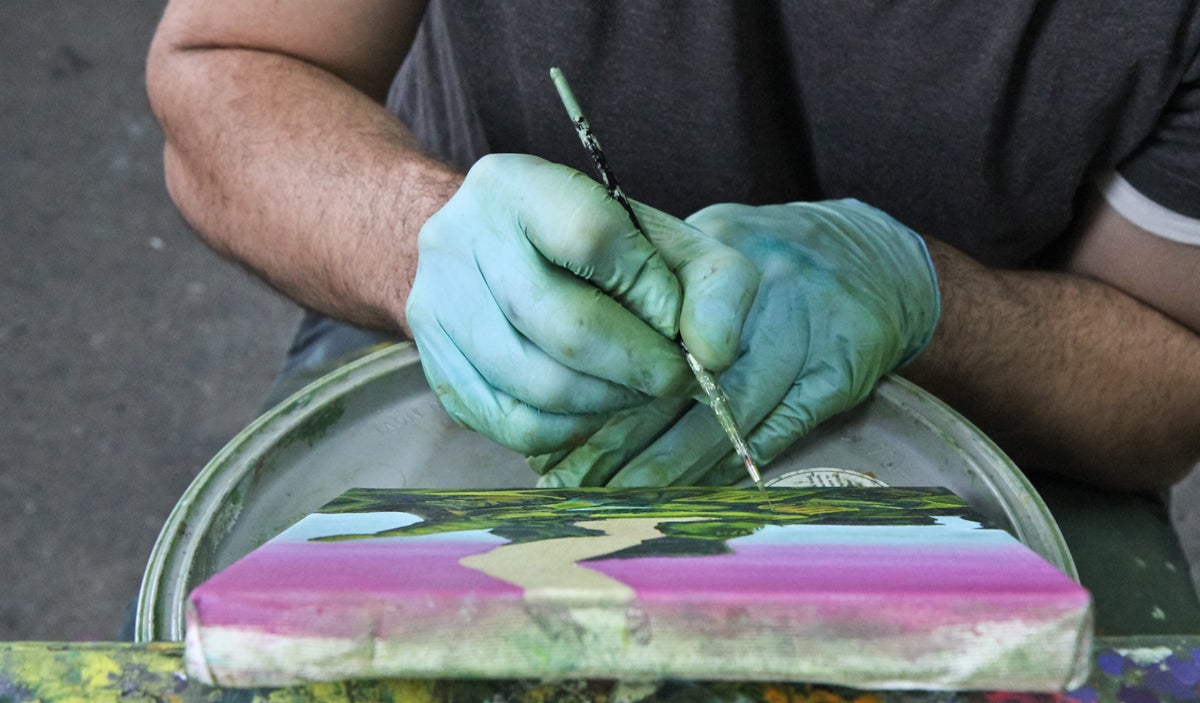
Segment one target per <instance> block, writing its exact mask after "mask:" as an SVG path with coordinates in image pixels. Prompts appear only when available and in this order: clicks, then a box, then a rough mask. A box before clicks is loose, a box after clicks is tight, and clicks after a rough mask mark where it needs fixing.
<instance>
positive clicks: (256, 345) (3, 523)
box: [0, 0, 1200, 641]
mask: <svg viewBox="0 0 1200 703" xmlns="http://www.w3.org/2000/svg"><path fill="white" fill-rule="evenodd" d="M161 8H162V2H159V1H152V0H122V2H117V3H114V2H111V0H75V1H71V2H68V1H66V0H6V1H5V2H3V3H0V52H2V60H0V86H3V89H2V90H0V233H2V237H3V248H2V249H0V251H2V252H3V255H2V258H0V361H2V362H3V363H2V364H0V448H2V450H3V453H0V641H3V640H15V639H43V640H72V639H112V638H113V637H114V636H115V635H116V632H117V629H118V625H119V622H120V620H121V617H122V615H123V614H124V611H125V608H126V606H127V604H128V603H129V601H130V599H131V598H132V597H133V596H134V595H135V593H136V591H137V588H138V583H139V581H140V577H141V573H142V570H143V568H144V566H145V563H146V559H147V557H148V556H149V553H150V548H151V546H152V545H153V543H154V539H155V537H156V536H157V533H158V529H159V527H160V526H161V525H162V523H163V521H164V520H165V519H166V517H167V514H168V512H169V511H170V509H171V507H172V506H173V505H174V503H175V501H176V499H177V498H178V497H179V495H180V494H181V493H182V492H183V490H184V489H185V488H186V487H187V485H188V483H189V482H190V480H191V479H192V477H193V476H194V475H195V474H196V473H197V472H198V471H199V470H200V469H201V468H202V467H203V466H204V464H205V463H206V462H207V460H208V459H209V458H210V457H211V456H212V455H213V454H215V453H216V452H217V451H218V450H219V449H220V448H221V446H222V445H224V444H225V443H226V442H227V441H228V440H229V439H230V438H232V437H233V435H235V434H236V433H237V432H238V430H240V429H241V428H242V427H244V426H245V425H246V424H248V423H249V422H250V421H251V420H252V419H253V417H254V415H255V411H256V409H257V407H258V404H259V402H260V399H261V396H262V394H263V392H264V391H265V389H266V388H267V386H268V384H269V382H270V380H271V378H272V376H273V375H274V373H275V370H276V368H277V364H278V362H279V360H280V359H281V357H282V352H283V349H284V348H285V347H286V344H287V341H288V339H289V337H290V333H291V329H292V327H293V325H294V324H295V322H296V320H297V319H298V316H299V315H298V312H297V310H296V309H295V308H294V307H293V306H292V305H291V304H290V303H288V302H287V301H285V300H283V299H281V298H280V297H278V296H277V295H275V294H274V293H273V292H271V291H269V290H267V289H266V288H265V287H263V286H262V285H261V284H259V283H257V282H256V281H254V280H253V279H251V278H250V277H249V276H247V275H246V274H244V273H243V272H241V271H240V270H238V269H237V268H235V267H233V266H230V265H228V264H226V263H224V262H222V261H220V260H218V259H217V258H216V257H215V256H214V255H212V254H211V253H210V252H209V251H208V250H207V249H205V248H204V247H203V245H201V244H200V243H199V242H198V241H197V240H196V239H195V237H194V236H193V235H192V234H191V233H190V232H189V231H188V229H187V227H186V226H185V225H184V224H183V222H182V221H181V220H180V218H179V216H178V215H177V214H176V212H175V209H174V207H173V206H172V205H171V203H170V201H169V199H168V198H167V194H166V191H165V188H164V186H163V182H162V171H161V147H162V141H161V135H160V133H159V130H158V127H157V125H156V124H155V122H154V120H153V118H152V116H151V115H150V112H149V108H148V106H147V104H146V99H145V92H144V87H143V82H142V67H143V60H144V56H145V50H146V46H147V44H148V43H149V40H150V36H151V34H152V32H153V30H154V25H155V23H156V21H157V18H158V15H159V13H160V12H161ZM1198 500H1200V475H1194V476H1193V477H1192V478H1191V479H1189V481H1188V482H1187V483H1186V484H1185V485H1184V486H1182V487H1181V489H1180V490H1178V491H1177V496H1176V501H1175V507H1176V517H1177V521H1178V523H1179V524H1180V525H1181V528H1182V530H1183V531H1184V533H1185V536H1186V542H1187V547H1188V549H1189V556H1190V558H1191V560H1192V564H1193V565H1195V564H1197V563H1200V515H1197V514H1196V512H1197V511H1196V510H1195V509H1193V506H1196V505H1197V504H1198ZM1195 573H1196V568H1195V566H1193V574H1195Z"/></svg>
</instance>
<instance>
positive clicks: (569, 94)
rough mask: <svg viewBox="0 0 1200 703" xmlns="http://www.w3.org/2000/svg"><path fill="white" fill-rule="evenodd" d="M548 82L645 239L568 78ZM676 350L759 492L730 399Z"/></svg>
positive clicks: (556, 72) (555, 76)
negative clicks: (552, 84)
mask: <svg viewBox="0 0 1200 703" xmlns="http://www.w3.org/2000/svg"><path fill="white" fill-rule="evenodd" d="M550 78H551V79H552V80H553V81H554V87H555V88H556V89H558V97H559V98H560V99H562V104H563V107H565V108H566V109H567V115H569V116H570V118H571V122H573V123H574V124H575V132H576V133H577V134H578V135H579V141H581V142H583V146H584V148H585V149H587V151H588V155H589V156H591V157H592V164H593V165H595V167H596V171H597V172H598V173H599V174H600V180H601V181H602V182H603V183H604V188H605V189H606V190H607V191H608V195H609V197H611V198H612V199H613V200H616V201H617V202H618V203H620V204H621V207H623V208H625V212H626V214H628V215H629V220H630V222H632V223H633V226H634V227H636V228H637V230H638V231H639V232H641V233H642V236H643V237H645V236H646V230H644V229H642V223H641V222H639V221H638V217H637V213H635V212H634V211H633V206H632V205H630V204H629V199H628V198H626V197H625V193H624V191H622V190H621V184H620V183H618V182H617V175H616V174H615V173H613V170H612V166H610V165H609V163H608V159H607V158H606V157H605V156H604V150H603V149H601V148H600V140H598V139H596V135H595V134H594V133H593V132H592V126H591V125H590V124H588V121H587V118H586V117H584V116H583V109H582V108H580V107H579V101H578V100H577V99H576V98H575V92H574V91H572V90H571V86H570V84H568V83H567V77H566V76H565V75H563V72H562V71H561V70H560V69H559V68H558V67H554V68H551V69H550ZM646 241H650V238H649V237H646ZM651 244H653V242H651ZM679 346H680V348H681V349H683V356H684V359H685V360H686V361H687V364H688V368H690V369H691V370H692V374H693V375H694V376H695V377H696V381H697V382H698V383H699V384H700V388H701V389H703V390H704V395H705V396H707V397H708V402H709V406H710V407H711V408H712V409H713V412H714V413H716V416H717V421H718V422H719V423H720V424H721V428H722V429H724V430H725V434H726V435H727V436H728V437H729V441H730V442H731V443H732V444H733V448H734V450H735V451H736V452H737V454H738V457H740V458H741V460H742V464H743V465H744V466H745V467H746V473H747V474H749V475H750V478H751V479H752V480H753V481H754V485H756V486H758V488H759V489H760V490H761V489H762V488H763V482H762V476H761V475H760V474H759V471H758V466H757V465H756V464H755V463H754V457H753V456H751V454H750V448H749V447H748V446H746V440H744V439H742V435H741V433H740V432H738V428H737V423H736V422H734V419H733V413H732V412H730V410H729V399H728V397H727V396H726V395H725V391H724V390H723V389H722V388H721V385H720V384H719V383H717V379H716V378H715V377H714V376H713V374H712V372H710V371H709V370H708V369H706V368H704V366H703V365H701V363H700V362H699V361H698V360H697V359H696V357H694V356H692V353H691V352H690V351H688V348H687V345H685V344H684V343H683V342H682V341H680V342H679Z"/></svg>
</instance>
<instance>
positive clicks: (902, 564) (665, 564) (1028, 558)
mask: <svg viewBox="0 0 1200 703" xmlns="http://www.w3.org/2000/svg"><path fill="white" fill-rule="evenodd" d="M731 546H732V547H733V548H734V550H735V551H734V553H733V554H725V555H719V556H711V557H648V558H642V559H636V560H635V559H607V560H597V561H591V562H587V563H586V564H584V565H585V566H587V567H588V568H591V569H595V570H597V571H600V572H601V573H604V574H606V575H608V576H611V577H612V578H615V579H617V580H619V581H622V582H623V583H626V584H628V585H630V586H631V587H633V588H634V589H635V590H636V591H637V592H638V594H639V595H640V596H642V597H644V598H660V597H661V598H673V597H674V596H675V594H677V593H679V592H680V591H681V590H686V591H689V592H695V593H706V594H722V596H723V597H732V598H737V597H738V596H739V594H743V593H745V592H746V591H747V590H752V591H754V592H755V593H756V594H757V595H758V597H760V598H775V599H784V600H788V599H795V598H809V597H810V596H811V595H812V594H820V593H831V594H844V593H861V592H870V593H878V594H895V595H900V594H905V593H914V592H916V593H922V594H935V593H972V594H979V595H982V594H993V595H1003V594H1013V595H1015V594H1022V593H1042V594H1077V593H1078V592H1079V588H1078V586H1076V585H1075V584H1073V583H1072V582H1071V581H1070V580H1069V579H1067V578H1066V577H1065V576H1064V575H1063V574H1062V573H1060V572H1059V571H1058V570H1057V569H1055V568H1054V567H1052V566H1050V565H1049V564H1047V563H1046V562H1044V561H1042V560H1041V559H1040V558H1038V557H1036V556H1035V555H1033V554H1032V553H1031V552H1029V551H1028V550H1027V549H1026V548H1025V547H1023V546H1021V545H1019V544H1016V543H1013V544H1010V545H988V546H987V547H984V548H966V547H960V546H953V545H951V546H944V547H939V546H937V545H928V544H924V545H921V544H918V545H886V546H883V545H850V544H842V545H835V544H817V545H784V544H779V545H738V544H736V541H735V543H734V544H733V545H731Z"/></svg>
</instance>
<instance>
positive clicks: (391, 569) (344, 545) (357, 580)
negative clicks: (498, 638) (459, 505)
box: [190, 538, 523, 636]
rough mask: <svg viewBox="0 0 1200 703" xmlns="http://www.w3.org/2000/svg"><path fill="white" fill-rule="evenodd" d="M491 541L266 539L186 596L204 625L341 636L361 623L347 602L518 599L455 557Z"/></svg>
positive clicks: (361, 606) (379, 607) (408, 607)
mask: <svg viewBox="0 0 1200 703" xmlns="http://www.w3.org/2000/svg"><path fill="white" fill-rule="evenodd" d="M495 547H496V541H492V540H487V541H472V540H448V539H434V540H422V539H420V538H416V539H412V540H397V539H379V540H362V541H358V542H294V541H288V542H270V543H268V544H266V545H264V546H262V547H260V548H258V549H257V550H255V551H254V552H252V553H251V554H249V555H247V556H246V557H245V558H243V559H241V560H240V561H238V562H236V563H235V564H233V565H231V566H230V567H228V568H227V569H225V570H223V571H221V572H220V573H218V574H216V575H215V576H213V577H212V578H210V579H209V580H208V581H206V582H205V583H204V584H202V585H201V586H199V587H198V588H196V590H195V591H193V593H192V595H191V598H190V601H191V603H192V607H193V608H195V610H196V612H197V614H198V615H199V617H200V619H201V621H202V622H204V623H205V624H206V625H247V626H253V627H256V628H258V629H262V630H265V631H268V632H276V633H284V632H292V633H296V634H314V635H315V634H322V635H328V636H345V635H349V634H352V633H353V632H355V631H356V630H358V628H359V627H360V626H361V623H359V622H357V621H356V618H353V617H349V615H350V614H351V613H352V612H353V611H355V610H360V611H366V612H370V611H374V615H376V616H378V617H381V618H382V617H386V616H388V613H389V611H390V612H391V614H392V615H394V616H400V615H402V613H403V612H409V613H410V614H411V613H412V612H415V611H425V612H428V613H435V614H436V613H440V612H447V611H455V610H458V609H459V606H460V604H461V603H463V602H464V601H474V600H476V599H478V600H480V601H487V600H502V601H503V600H508V601H511V600H515V601H520V599H521V598H522V595H523V591H522V589H520V588H518V587H516V586H513V585H511V584H508V583H505V582H504V581H499V580H497V579H494V578H492V577H490V576H487V575H486V574H483V573H481V572H479V571H475V570H472V569H466V568H464V567H462V566H460V565H459V563H458V560H459V559H462V558H463V557H466V556H470V555H473V554H483V553H486V552H489V551H491V550H492V549H494V548H495ZM388 603H392V604H393V605H392V606H389V605H388ZM371 604H375V607H372V605H371Z"/></svg>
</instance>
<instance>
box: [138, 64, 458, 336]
mask: <svg viewBox="0 0 1200 703" xmlns="http://www.w3.org/2000/svg"><path fill="white" fill-rule="evenodd" d="M156 62H157V63H156ZM168 64H169V70H167V69H168ZM148 81H149V87H150V94H151V98H152V102H153V105H154V108H155V111H156V113H157V114H158V116H159V119H160V122H161V123H162V124H163V128H164V131H165V133H166V150H165V165H166V173H167V183H168V187H169V189H170V192H171V195H172V197H173V199H174V200H175V202H176V204H177V205H178V207H179V209H180V211H181V212H182V213H183V215H184V217H185V218H186V219H187V220H188V222H189V223H190V224H191V225H192V226H193V227H195V229H196V230H197V231H198V232H199V233H200V235H201V236H202V237H203V238H204V239H205V241H206V242H208V243H209V244H210V245H211V246H212V247H213V248H214V249H216V250H217V251H218V252H220V253H221V254H222V255H224V256H227V257H229V258H232V259H234V260H236V261H238V262H240V263H242V264H244V265H246V266H248V267H250V268H251V269H253V270H254V271H255V272H256V273H258V274H259V275H260V276H261V277H263V278H264V279H265V280H266V281H268V282H269V283H270V284H271V285H272V286H274V287H276V288H277V289H279V290H280V291H282V292H283V293H285V294H286V295H288V296H289V297H291V298H293V299H294V300H296V301H297V302H299V303H301V304H303V305H305V306H308V307H311V308H313V309H316V310H320V311H322V312H325V313H327V314H330V315H333V316H336V317H339V318H341V319H345V320H349V321H351V322H355V323H357V324H360V325H364V326H370V327H377V328H383V329H391V330H398V329H401V330H402V329H404V323H403V308H404V301H405V298H406V297H407V295H408V291H409V287H410V286H411V283H412V279H413V275H414V273H415V269H416V247H417V245H416V237H417V233H418V231H419V230H420V227H421V225H422V224H423V223H424V221H425V220H426V219H427V218H428V217H429V215H431V214H432V213H433V212H435V211H436V210H437V209H438V208H440V207H441V205H442V204H443V203H444V202H445V201H446V200H447V199H448V198H449V197H450V195H452V194H453V192H454V191H455V190H456V189H457V187H458V184H459V183H460V182H461V176H460V175H459V174H458V173H456V172H455V171H454V170H452V169H451V168H449V167H447V166H445V165H443V164H441V163H439V162H437V161H435V160H433V159H431V158H429V157H427V156H425V155H424V154H422V153H421V151H420V149H419V148H418V145H417V144H416V141H415V139H414V138H413V137H412V135H411V134H410V133H409V132H408V131H407V129H406V128H405V127H404V126H403V125H401V124H400V123H399V121H397V120H396V119H395V118H394V117H392V116H391V115H389V114H388V113H387V112H386V111H385V110H384V109H383V108H382V107H381V106H380V105H379V104H377V103H376V102H374V101H373V100H371V99H370V98H368V97H367V96H366V95H364V94H363V93H362V92H360V91H358V90H356V89H355V88H353V87H351V86H350V85H348V84H346V83H344V82H342V81H341V80H339V79H338V78H336V77H335V76H333V75H331V74H329V73H327V72H325V71H323V70H321V69H320V68H318V67H316V66H313V65H310V64H308V63H305V62H303V61H300V60H298V59H294V58H290V57H287V56H283V55H280V54H274V53H270V52H263V51H254V50H245V49H237V48H195V49H188V50H180V51H173V52H160V53H159V54H158V55H155V54H152V55H151V60H150V64H149V68H148ZM214 96H215V97H214Z"/></svg>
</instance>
